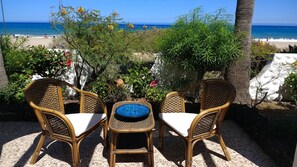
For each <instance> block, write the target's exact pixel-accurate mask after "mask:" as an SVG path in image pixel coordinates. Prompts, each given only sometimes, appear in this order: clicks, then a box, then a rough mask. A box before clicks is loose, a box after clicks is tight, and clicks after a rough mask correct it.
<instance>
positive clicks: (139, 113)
mask: <svg viewBox="0 0 297 167" xmlns="http://www.w3.org/2000/svg"><path fill="white" fill-rule="evenodd" d="M115 112H116V114H118V115H120V116H122V117H127V118H139V117H144V116H147V115H148V114H149V112H150V109H149V108H148V107H147V106H144V105H141V104H124V105H122V106H120V107H118V108H117V109H116V111H115Z"/></svg>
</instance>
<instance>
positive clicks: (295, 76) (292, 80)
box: [285, 61, 297, 103]
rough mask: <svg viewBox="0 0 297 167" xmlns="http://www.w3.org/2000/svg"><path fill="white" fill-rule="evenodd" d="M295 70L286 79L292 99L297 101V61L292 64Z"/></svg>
mask: <svg viewBox="0 0 297 167" xmlns="http://www.w3.org/2000/svg"><path fill="white" fill-rule="evenodd" d="M292 66H293V69H294V71H293V72H292V73H290V74H289V76H288V77H287V78H286V79H285V86H287V88H288V91H289V94H290V97H291V100H292V101H295V103H297V73H296V71H297V61H296V62H294V63H293V64H292Z"/></svg>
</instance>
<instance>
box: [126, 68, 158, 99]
mask: <svg viewBox="0 0 297 167" xmlns="http://www.w3.org/2000/svg"><path fill="white" fill-rule="evenodd" d="M123 80H124V82H125V84H127V86H128V88H129V89H130V92H131V97H132V98H143V97H145V95H146V92H147V90H148V89H149V87H150V83H151V82H152V81H153V76H152V75H151V72H150V70H149V68H147V67H145V66H142V65H141V64H136V65H134V66H132V67H131V68H130V69H128V74H125V75H123Z"/></svg>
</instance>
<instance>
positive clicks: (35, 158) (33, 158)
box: [30, 133, 46, 164]
mask: <svg viewBox="0 0 297 167" xmlns="http://www.w3.org/2000/svg"><path fill="white" fill-rule="evenodd" d="M45 138H46V134H45V133H42V134H41V136H40V139H39V142H38V144H37V147H36V149H35V151H34V153H33V156H32V159H31V161H30V164H35V163H36V160H37V157H38V155H39V152H40V150H41V148H42V146H43V143H44V140H45Z"/></svg>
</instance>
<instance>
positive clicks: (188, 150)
mask: <svg viewBox="0 0 297 167" xmlns="http://www.w3.org/2000/svg"><path fill="white" fill-rule="evenodd" d="M192 157H193V147H192V142H190V141H186V148H185V159H186V162H185V167H191V166H192Z"/></svg>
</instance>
